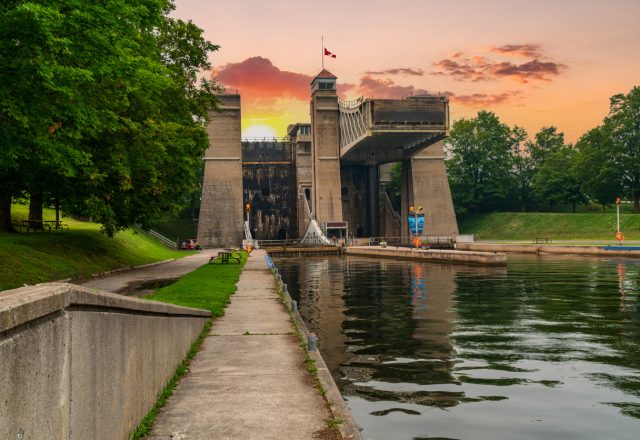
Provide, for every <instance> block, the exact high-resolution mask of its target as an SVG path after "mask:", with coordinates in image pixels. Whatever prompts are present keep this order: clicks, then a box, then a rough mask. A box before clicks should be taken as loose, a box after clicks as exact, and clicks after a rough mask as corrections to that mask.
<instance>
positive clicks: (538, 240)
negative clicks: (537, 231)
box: [533, 237, 551, 244]
mask: <svg viewBox="0 0 640 440" xmlns="http://www.w3.org/2000/svg"><path fill="white" fill-rule="evenodd" d="M533 243H534V244H547V243H551V239H550V238H549V237H537V238H534V239H533Z"/></svg>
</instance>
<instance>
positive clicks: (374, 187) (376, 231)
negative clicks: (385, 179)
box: [367, 165, 380, 237]
mask: <svg viewBox="0 0 640 440" xmlns="http://www.w3.org/2000/svg"><path fill="white" fill-rule="evenodd" d="M367 214H368V223H369V231H368V232H369V236H370V237H377V236H379V235H380V190H379V179H378V165H369V166H368V167H367Z"/></svg>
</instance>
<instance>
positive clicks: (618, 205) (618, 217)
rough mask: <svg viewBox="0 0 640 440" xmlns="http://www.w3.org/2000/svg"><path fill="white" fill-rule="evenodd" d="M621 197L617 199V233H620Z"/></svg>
mask: <svg viewBox="0 0 640 440" xmlns="http://www.w3.org/2000/svg"><path fill="white" fill-rule="evenodd" d="M620 202H621V200H620V197H616V217H617V219H618V220H617V228H616V232H620Z"/></svg>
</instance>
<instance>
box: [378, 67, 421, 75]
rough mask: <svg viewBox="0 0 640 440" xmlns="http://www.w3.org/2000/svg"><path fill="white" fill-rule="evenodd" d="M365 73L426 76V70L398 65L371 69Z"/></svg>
mask: <svg viewBox="0 0 640 440" xmlns="http://www.w3.org/2000/svg"><path fill="white" fill-rule="evenodd" d="M365 75H408V76H424V70H422V69H413V68H411V67H398V68H395V69H386V70H375V71H374V70H370V71H368V72H365Z"/></svg>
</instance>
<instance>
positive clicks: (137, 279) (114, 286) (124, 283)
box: [80, 250, 217, 294]
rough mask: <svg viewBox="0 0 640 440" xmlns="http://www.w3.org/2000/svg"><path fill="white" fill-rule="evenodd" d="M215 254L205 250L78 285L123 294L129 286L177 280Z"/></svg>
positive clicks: (214, 251)
mask: <svg viewBox="0 0 640 440" xmlns="http://www.w3.org/2000/svg"><path fill="white" fill-rule="evenodd" d="M215 254H217V251H216V250H205V251H202V252H198V253H197V254H194V255H189V256H188V257H184V258H180V259H178V260H174V261H169V262H167V263H162V264H158V265H155V266H150V267H143V268H140V269H134V270H128V271H125V272H117V273H115V274H113V275H109V276H106V277H103V278H93V279H91V280H88V281H85V282H84V283H80V285H82V286H85V287H90V288H94V289H102V290H107V291H109V292H119V293H125V294H126V290H127V288H128V287H129V286H132V285H135V284H140V283H144V282H146V281H153V280H164V279H170V278H177V277H180V276H182V275H184V274H186V273H189V272H191V271H194V270H196V269H197V268H199V267H200V266H202V265H203V264H206V263H207V262H208V261H209V257H211V256H212V255H215Z"/></svg>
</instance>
